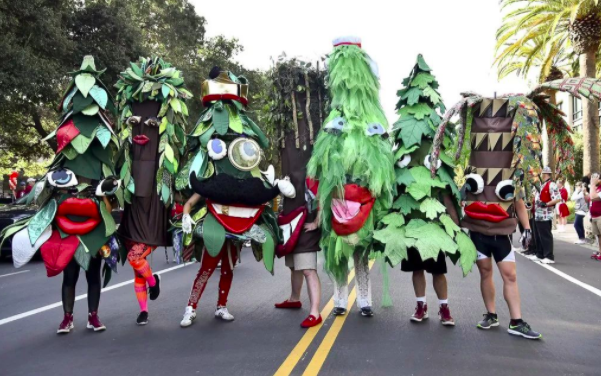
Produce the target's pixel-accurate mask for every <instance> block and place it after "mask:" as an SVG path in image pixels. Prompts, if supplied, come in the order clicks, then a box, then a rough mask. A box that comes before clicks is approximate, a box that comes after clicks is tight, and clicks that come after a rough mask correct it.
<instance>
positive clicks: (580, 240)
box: [574, 239, 588, 244]
mask: <svg viewBox="0 0 601 376" xmlns="http://www.w3.org/2000/svg"><path fill="white" fill-rule="evenodd" d="M574 244H588V242H587V241H586V240H582V239H579V240H576V241H575V242H574Z"/></svg>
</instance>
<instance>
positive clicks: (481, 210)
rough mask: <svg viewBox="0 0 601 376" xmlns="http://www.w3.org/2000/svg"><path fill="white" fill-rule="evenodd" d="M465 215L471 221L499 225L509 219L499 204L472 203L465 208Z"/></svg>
mask: <svg viewBox="0 0 601 376" xmlns="http://www.w3.org/2000/svg"><path fill="white" fill-rule="evenodd" d="M465 215H467V216H468V217H470V218H473V219H480V220H483V221H488V222H494V223H499V222H501V221H504V220H505V219H507V218H509V214H507V212H506V211H505V210H504V209H503V208H502V207H501V206H499V204H488V205H486V204H484V203H482V202H474V203H472V204H470V205H468V206H467V207H466V208H465Z"/></svg>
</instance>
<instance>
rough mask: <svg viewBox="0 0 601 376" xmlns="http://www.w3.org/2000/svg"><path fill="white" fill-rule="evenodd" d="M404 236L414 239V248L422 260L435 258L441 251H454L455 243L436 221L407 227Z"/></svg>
mask: <svg viewBox="0 0 601 376" xmlns="http://www.w3.org/2000/svg"><path fill="white" fill-rule="evenodd" d="M406 236H407V237H410V238H414V239H416V242H415V248H416V249H417V250H418V251H419V254H420V256H421V259H422V260H423V261H425V260H428V259H436V258H437V257H438V253H440V252H441V251H443V252H447V253H455V252H456V251H457V244H455V242H454V241H453V239H452V238H451V237H450V236H449V235H447V233H446V232H444V230H443V229H442V228H441V227H440V226H439V225H438V224H436V223H427V224H426V225H424V226H420V227H419V228H415V229H414V228H410V227H408V228H407V231H406Z"/></svg>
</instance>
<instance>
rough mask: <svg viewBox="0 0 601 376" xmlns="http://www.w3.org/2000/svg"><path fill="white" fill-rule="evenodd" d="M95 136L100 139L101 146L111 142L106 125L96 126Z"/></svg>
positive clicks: (104, 146) (109, 132)
mask: <svg viewBox="0 0 601 376" xmlns="http://www.w3.org/2000/svg"><path fill="white" fill-rule="evenodd" d="M96 138H97V139H98V141H100V144H101V145H102V147H103V148H106V147H107V145H108V144H109V143H110V142H111V131H109V130H108V129H106V127H102V126H101V127H98V130H97V131H96Z"/></svg>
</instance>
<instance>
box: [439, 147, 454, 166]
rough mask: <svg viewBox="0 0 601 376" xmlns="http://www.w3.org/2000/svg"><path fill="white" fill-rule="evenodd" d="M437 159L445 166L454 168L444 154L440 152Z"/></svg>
mask: <svg viewBox="0 0 601 376" xmlns="http://www.w3.org/2000/svg"><path fill="white" fill-rule="evenodd" d="M438 158H439V159H440V160H441V161H442V162H443V163H445V164H446V165H447V166H450V167H453V168H455V163H453V159H452V158H451V157H449V156H448V155H447V154H446V153H444V152H443V151H441V153H440V155H439V156H438Z"/></svg>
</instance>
